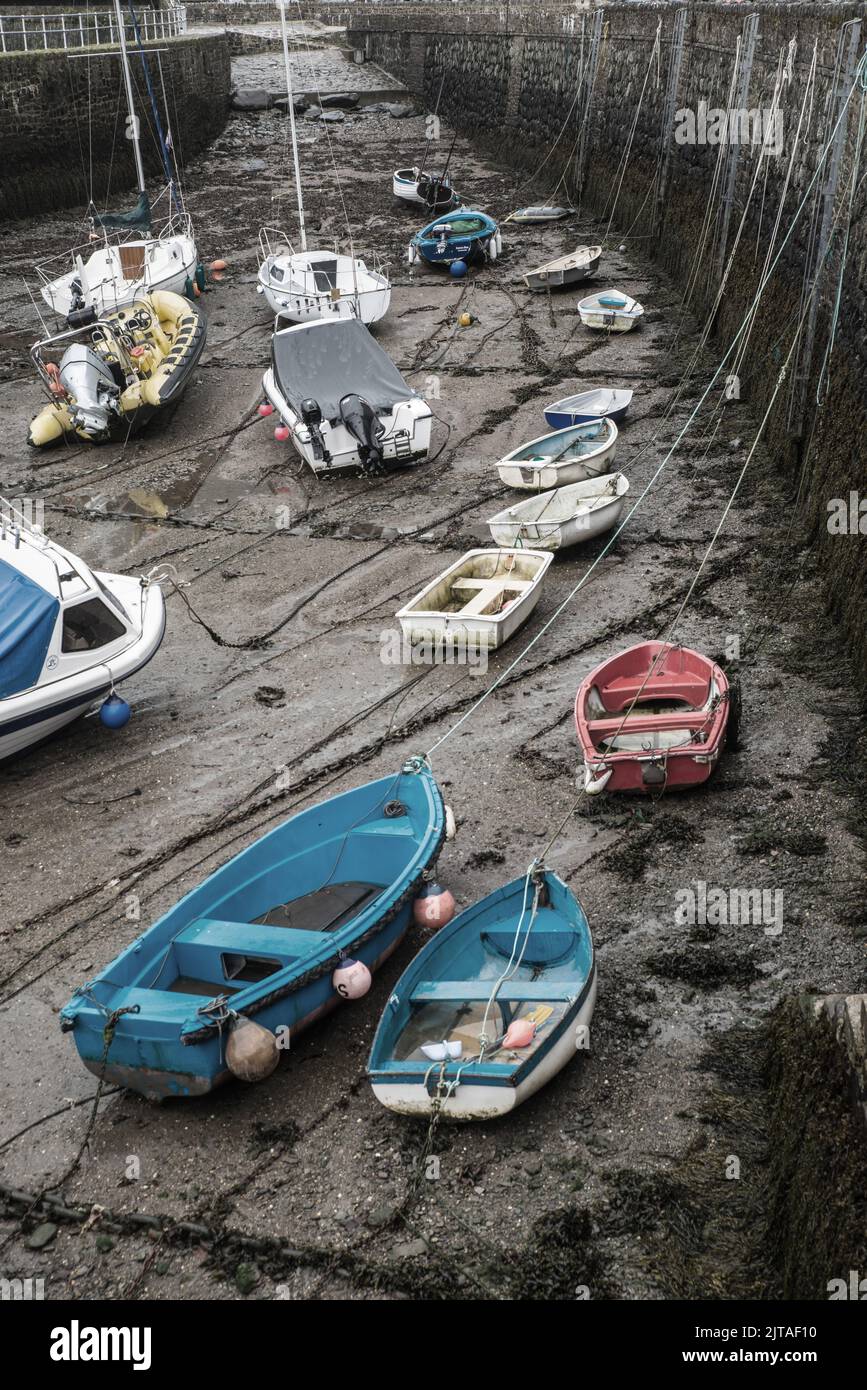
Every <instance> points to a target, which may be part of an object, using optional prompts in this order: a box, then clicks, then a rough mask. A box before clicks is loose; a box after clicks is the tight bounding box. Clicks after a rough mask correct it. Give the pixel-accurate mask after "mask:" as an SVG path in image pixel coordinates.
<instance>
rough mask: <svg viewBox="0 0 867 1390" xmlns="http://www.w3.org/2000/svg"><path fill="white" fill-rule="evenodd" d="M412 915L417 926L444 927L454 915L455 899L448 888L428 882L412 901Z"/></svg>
mask: <svg viewBox="0 0 867 1390" xmlns="http://www.w3.org/2000/svg"><path fill="white" fill-rule="evenodd" d="M412 915H413V921H414V922H415V923H416V925H417V926H419V927H444V926H445V925H446V923H447V922H450V921H451V920H452V918H453V917H454V915H455V900H454V898H453V897H452V895H451V893H450V892H449V890H448V888H443V887H442V885H441V884H439V883H428V884H427V885H426V886H425V887H424V888H423V889H422V890H421V892H420V893H419V895H418V897H417V898H416V900H415V902H414V903H413V905H412Z"/></svg>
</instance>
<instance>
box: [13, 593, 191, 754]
mask: <svg viewBox="0 0 867 1390" xmlns="http://www.w3.org/2000/svg"><path fill="white" fill-rule="evenodd" d="M165 629H166V613H165V601H164V599H163V595H162V592H161V591H160V589H159V586H158V585H156V584H153V585H151V586H150V588H149V589H148V604H147V608H146V612H145V618H144V622H143V625H142V631H141V634H140V636H139V637H138V638H137V640H136V641H135V642H132V643H131V644H130V645H129V646H128V647H127V648H126V650H125V651H123V652H121V653H120V654H119V655H118V656H114V657H112V658H111V660H110V661H108V662H106V663H105V664H103V665H100V666H96V667H93V668H92V669H91V670H90V671H82V672H79V673H78V674H76V675H74V676H70V677H68V678H67V679H65V680H59V681H54V682H52V683H51V684H48V685H43V686H37V687H36V688H34V689H32V690H27V691H24V692H22V694H20V695H14V696H10V697H8V698H7V699H5V700H0V762H3V761H4V760H5V759H7V758H12V757H15V756H16V755H17V754H20V753H23V752H25V750H27V749H29V748H32V747H34V746H35V745H36V744H39V743H43V742H44V741H45V740H46V739H47V738H50V737H51V736H52V734H55V733H58V732H59V731H60V730H61V729H63V728H65V727H66V726H67V725H68V724H72V723H74V721H75V720H76V719H80V718H81V716H82V715H83V714H86V713H87V712H88V710H90V709H92V708H93V706H94V704H95V703H96V701H98V700H102V699H104V698H105V696H106V695H108V694H109V692H110V691H111V689H112V687H113V686H114V685H115V684H118V683H119V682H120V681H122V680H127V679H129V677H130V676H133V675H135V673H136V672H137V671H140V670H142V668H143V667H144V666H146V665H147V664H148V662H149V661H150V660H151V658H152V657H153V656H155V654H156V652H157V651H158V650H159V647H160V644H161V642H162V640H163V637H164V635H165Z"/></svg>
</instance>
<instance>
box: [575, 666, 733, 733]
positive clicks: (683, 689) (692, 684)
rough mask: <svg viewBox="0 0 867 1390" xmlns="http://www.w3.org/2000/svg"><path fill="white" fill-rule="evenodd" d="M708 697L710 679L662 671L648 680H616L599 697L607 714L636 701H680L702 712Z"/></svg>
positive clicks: (644, 678)
mask: <svg viewBox="0 0 867 1390" xmlns="http://www.w3.org/2000/svg"><path fill="white" fill-rule="evenodd" d="M645 681H646V684H645V683H644V682H645ZM709 693H710V680H709V678H708V679H703V678H702V677H701V676H693V675H690V674H689V672H688V671H682V672H681V671H678V672H672V673H671V674H670V675H669V674H668V673H667V672H665V671H656V672H654V674H653V675H652V676H651V677H650V679H647V673H646V672H645V673H644V674H643V675H635V676H618V677H617V679H616V680H613V681H609V682H608V683H607V684H606V685H603V686H602V688H601V689H600V691H599V697H600V699H601V701H602V703H603V705H604V706H605V708H606V709H607V710H610V711H611V713H612V714H619V713H620V711H621V710H623V709H625V708H626V706H627V705H630V704H631V703H632V701H633V700H636V699H638V700H683V701H684V702H685V703H686V704H687V705H688V706H689V707H690V708H691V709H701V707H702V705H704V704H705V703H706V702H707V698H708V695H709ZM630 727H631V725H630Z"/></svg>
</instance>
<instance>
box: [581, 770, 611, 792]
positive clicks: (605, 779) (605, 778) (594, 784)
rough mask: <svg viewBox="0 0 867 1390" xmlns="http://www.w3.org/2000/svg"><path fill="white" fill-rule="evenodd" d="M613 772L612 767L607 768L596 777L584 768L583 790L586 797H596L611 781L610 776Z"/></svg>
mask: <svg viewBox="0 0 867 1390" xmlns="http://www.w3.org/2000/svg"><path fill="white" fill-rule="evenodd" d="M613 771H614V768H613V767H607V768H606V769H605V771H604V772H600V773H599V774H598V776H596V775H594V773H593V772H592V771H591V769H590V768H589V767H585V769H584V790H585V792H586V793H587V795H588V796H596V795H598V793H599V792H602V791H604V790H605V788H606V787H607V786H608V783H609V782H610V780H611V774H612V772H613Z"/></svg>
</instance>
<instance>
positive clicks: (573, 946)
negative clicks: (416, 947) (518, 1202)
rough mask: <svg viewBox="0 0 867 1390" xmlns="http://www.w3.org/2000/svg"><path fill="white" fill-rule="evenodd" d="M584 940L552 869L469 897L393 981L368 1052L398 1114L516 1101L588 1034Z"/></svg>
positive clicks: (479, 1114)
mask: <svg viewBox="0 0 867 1390" xmlns="http://www.w3.org/2000/svg"><path fill="white" fill-rule="evenodd" d="M595 1003H596V967H595V962H594V957H593V942H592V939H591V936H590V928H589V926H588V925H587V919H586V917H585V916H584V913H583V911H582V909H581V907H580V905H579V904H578V902H577V901H576V899H575V898H574V896H573V895H572V893H571V892H570V891H569V889H568V888H567V887H566V885H565V883H563V882H562V880H561V879H559V878H558V877H557V876H556V874H552V873H550V872H549V871H548V870H545V869H543V868H541V866H540V867H538V868H534V869H533V870H532V871H531V873H530V874H528V875H525V876H524V877H523V878H519V879H515V881H514V882H513V883H509V884H507V885H506V887H505V888H499V889H497V891H496V892H495V893H491V894H490V895H489V896H488V897H487V898H483V899H482V901H481V902H479V903H476V904H475V906H474V907H470V908H467V910H466V911H465V912H462V913H461V914H460V916H458V917H456V918H455V919H454V920H453V921H452V922H451V923H450V924H449V925H448V926H446V927H443V928H442V929H441V931H439V932H438V933H437V935H436V936H435V937H433V938H432V940H431V941H429V942H428V944H427V946H425V947H424V949H423V950H422V951H420V952H419V954H418V955H417V956H416V958H415V960H414V961H413V962H412V963H411V964H410V966H409V967H408V968H407V969H406V970H405V971H404V973H403V975H402V976H401V977H400V979H399V980H398V982H397V984H396V985H395V987H394V993H393V994H392V996H391V998H390V999H389V1001H388V1004H387V1005H386V1008H385V1012H384V1014H383V1016H382V1018H381V1019H380V1022H379V1027H378V1028H377V1030H376V1036H375V1038H374V1040H373V1049H372V1051H371V1054H370V1061H369V1062H368V1074H369V1076H370V1080H371V1084H372V1086H373V1092H374V1095H375V1096H376V1097H377V1099H378V1100H380V1101H381V1102H382V1104H383V1105H385V1106H387V1107H388V1109H389V1110H394V1111H395V1112H396V1113H397V1114H399V1115H428V1116H429V1115H430V1114H431V1111H432V1109H433V1107H434V1103H435V1102H438V1103H439V1105H440V1106H441V1110H442V1114H443V1115H444V1116H446V1117H448V1118H451V1119H455V1120H489V1119H493V1118H495V1117H496V1116H498V1115H505V1114H506V1113H507V1112H508V1111H510V1110H514V1109H515V1107H516V1106H518V1105H520V1104H521V1102H522V1101H524V1100H526V1099H527V1097H528V1096H531V1095H533V1093H534V1092H535V1091H538V1090H539V1088H540V1087H541V1086H544V1084H545V1082H546V1081H550V1079H551V1077H552V1076H555V1075H556V1073H557V1072H558V1071H560V1070H561V1068H562V1067H564V1066H565V1065H566V1063H567V1062H568V1061H569V1059H570V1058H571V1057H574V1056H575V1053H576V1052H578V1051H581V1050H583V1049H584V1048H586V1047H587V1045H588V1038H589V1034H588V1029H589V1024H590V1020H591V1018H592V1016H593V1009H594V1006H595Z"/></svg>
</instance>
